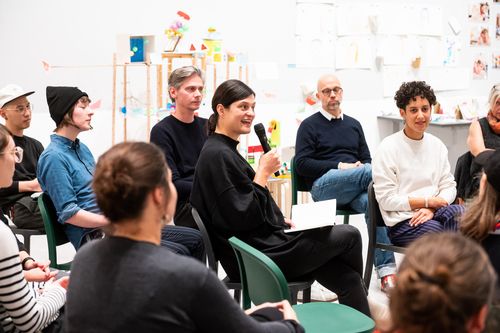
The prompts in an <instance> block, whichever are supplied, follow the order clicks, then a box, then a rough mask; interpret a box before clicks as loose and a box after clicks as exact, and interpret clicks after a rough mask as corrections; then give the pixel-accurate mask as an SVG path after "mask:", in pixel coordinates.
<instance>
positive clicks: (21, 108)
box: [7, 103, 33, 113]
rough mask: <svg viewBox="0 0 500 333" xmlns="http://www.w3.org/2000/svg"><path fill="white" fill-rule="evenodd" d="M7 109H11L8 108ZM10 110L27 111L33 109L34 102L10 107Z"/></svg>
mask: <svg viewBox="0 0 500 333" xmlns="http://www.w3.org/2000/svg"><path fill="white" fill-rule="evenodd" d="M7 110H9V109H8V108H7ZM10 110H14V111H16V112H17V113H25V112H26V110H30V111H33V104H31V103H28V104H26V105H18V106H16V107H15V108H10Z"/></svg>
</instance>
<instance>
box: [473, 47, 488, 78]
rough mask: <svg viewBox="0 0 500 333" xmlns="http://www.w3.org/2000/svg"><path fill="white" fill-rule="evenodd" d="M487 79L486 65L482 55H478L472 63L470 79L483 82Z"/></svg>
mask: <svg viewBox="0 0 500 333" xmlns="http://www.w3.org/2000/svg"><path fill="white" fill-rule="evenodd" d="M487 77H488V63H487V62H486V57H485V56H484V54H482V53H479V54H477V55H476V56H475V57H474V62H473V63H472V78H473V79H474V80H484V79H486V78H487Z"/></svg>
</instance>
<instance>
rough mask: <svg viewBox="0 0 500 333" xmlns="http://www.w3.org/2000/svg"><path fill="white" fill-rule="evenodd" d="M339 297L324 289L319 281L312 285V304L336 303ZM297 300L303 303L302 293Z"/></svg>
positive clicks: (300, 292) (299, 293)
mask: <svg viewBox="0 0 500 333" xmlns="http://www.w3.org/2000/svg"><path fill="white" fill-rule="evenodd" d="M337 299H338V297H337V295H336V294H335V293H333V292H331V291H330V290H328V289H326V288H325V287H323V286H322V285H321V284H320V283H319V282H318V281H314V283H313V284H312V285H311V302H335V301H337ZM297 300H298V301H300V302H302V301H303V297H302V291H299V292H298V294H297Z"/></svg>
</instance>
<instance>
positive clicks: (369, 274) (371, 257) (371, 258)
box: [363, 242, 375, 290]
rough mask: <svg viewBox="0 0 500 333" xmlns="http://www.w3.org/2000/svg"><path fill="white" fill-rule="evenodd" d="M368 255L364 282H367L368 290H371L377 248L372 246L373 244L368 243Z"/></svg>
mask: <svg viewBox="0 0 500 333" xmlns="http://www.w3.org/2000/svg"><path fill="white" fill-rule="evenodd" d="M368 243H369V244H368V253H367V254H366V265H365V274H364V276H363V280H364V281H365V287H366V290H369V289H370V282H371V280H372V272H373V264H374V254H375V248H374V247H373V245H372V242H368Z"/></svg>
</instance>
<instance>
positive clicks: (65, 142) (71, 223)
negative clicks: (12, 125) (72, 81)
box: [37, 87, 108, 250]
mask: <svg viewBox="0 0 500 333" xmlns="http://www.w3.org/2000/svg"><path fill="white" fill-rule="evenodd" d="M46 93H47V104H48V105H49V112H50V116H51V118H52V119H53V120H54V122H55V123H56V129H55V130H54V132H55V133H54V134H52V135H51V136H50V144H49V146H48V147H47V149H45V151H44V152H43V153H42V155H41V156H40V159H39V161H38V168H37V175H38V181H39V182H40V186H41V187H42V190H43V191H44V192H45V193H46V194H48V195H49V197H50V198H51V199H52V201H53V203H54V206H55V208H56V211H57V218H58V222H59V223H62V224H63V225H64V231H65V232H66V235H67V236H68V239H69V240H70V241H71V243H72V244H73V246H74V247H75V248H76V249H77V250H78V249H79V248H80V246H81V245H82V244H83V243H85V242H86V241H87V240H89V239H92V238H99V237H102V232H101V230H100V228H101V227H103V226H105V225H107V224H108V221H107V219H106V218H105V217H104V216H103V215H101V214H100V212H99V207H98V206H97V203H96V201H95V197H94V193H93V192H92V188H91V187H90V183H91V181H92V175H93V172H94V168H95V161H94V157H93V156H92V153H91V152H90V150H89V149H88V147H87V146H86V145H85V144H83V143H82V142H80V140H79V139H78V138H77V137H78V135H79V134H80V133H81V132H84V131H88V130H90V129H92V126H91V124H90V122H91V119H92V116H93V114H94V111H93V110H92V109H91V108H90V99H89V97H88V95H87V93H85V92H83V91H81V90H80V89H78V88H76V87H47V89H46Z"/></svg>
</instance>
